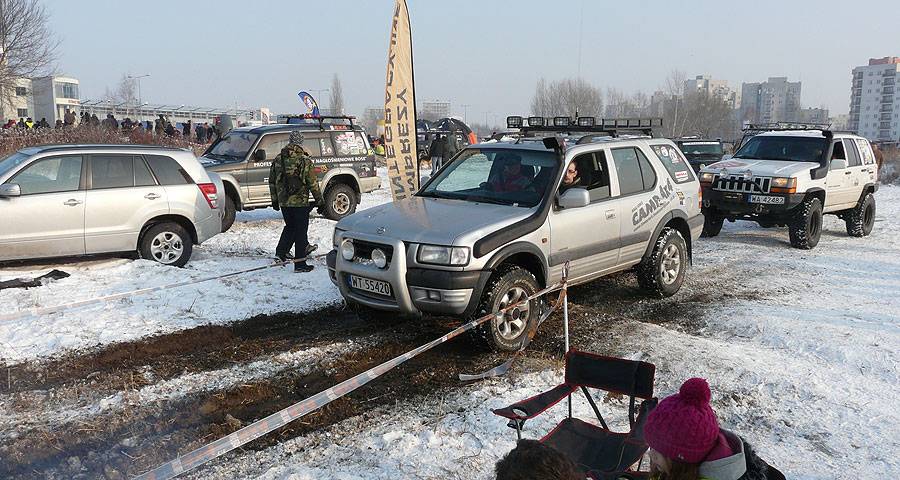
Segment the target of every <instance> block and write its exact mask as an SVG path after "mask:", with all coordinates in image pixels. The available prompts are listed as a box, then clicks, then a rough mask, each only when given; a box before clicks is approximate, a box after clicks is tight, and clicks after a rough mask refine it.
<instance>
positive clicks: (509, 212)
mask: <svg viewBox="0 0 900 480" xmlns="http://www.w3.org/2000/svg"><path fill="white" fill-rule="evenodd" d="M534 211H535V210H534V209H530V208H522V207H513V206H509V205H494V204H489V203H476V202H468V201H464V200H449V199H443V198H422V197H412V198H408V199H405V200H400V201H397V202H393V203H386V204H384V205H379V206H377V207H373V208H370V209H367V210H363V211H361V212H357V213H354V214H353V215H350V216H348V217H346V218H344V219H343V220H341V221H340V222H338V224H337V227H336V228H338V229H341V230H346V231H349V232H358V233H365V234H369V235H384V236H385V237H388V238H396V239H400V240H403V241H404V242H412V243H430V244H435V245H458V246H468V244H469V243H473V242H474V241H475V240H477V239H479V238H482V237H484V236H485V235H488V234H490V233H493V232H495V231H497V230H500V229H503V228H505V227H507V226H509V225H511V224H513V223H515V222H517V221H519V220H522V219H524V218H526V217H528V216H529V215H531V214H533V213H534Z"/></svg>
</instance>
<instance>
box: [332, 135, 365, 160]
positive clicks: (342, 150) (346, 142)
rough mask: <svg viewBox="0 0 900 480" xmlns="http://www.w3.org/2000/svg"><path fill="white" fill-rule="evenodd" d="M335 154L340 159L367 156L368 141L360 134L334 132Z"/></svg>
mask: <svg viewBox="0 0 900 480" xmlns="http://www.w3.org/2000/svg"><path fill="white" fill-rule="evenodd" d="M332 139H333V140H334V147H335V150H334V151H335V154H336V155H337V156H340V157H349V156H359V155H366V154H367V153H368V149H367V148H366V141H365V139H364V138H363V137H362V135H361V134H360V133H359V132H354V131H349V132H333V133H332Z"/></svg>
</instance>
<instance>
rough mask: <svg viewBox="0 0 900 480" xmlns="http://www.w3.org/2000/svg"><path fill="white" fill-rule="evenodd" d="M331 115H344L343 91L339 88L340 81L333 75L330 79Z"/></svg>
mask: <svg viewBox="0 0 900 480" xmlns="http://www.w3.org/2000/svg"><path fill="white" fill-rule="evenodd" d="M330 100H331V114H332V115H343V114H344V89H343V87H341V79H340V78H339V77H338V75H337V74H336V73H335V74H334V77H332V78H331V97H330Z"/></svg>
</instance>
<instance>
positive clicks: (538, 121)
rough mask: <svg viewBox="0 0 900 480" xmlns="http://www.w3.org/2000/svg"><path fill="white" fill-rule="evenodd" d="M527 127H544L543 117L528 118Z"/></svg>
mask: <svg viewBox="0 0 900 480" xmlns="http://www.w3.org/2000/svg"><path fill="white" fill-rule="evenodd" d="M528 126H529V127H543V126H546V123H545V121H544V117H528Z"/></svg>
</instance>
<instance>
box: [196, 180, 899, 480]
mask: <svg viewBox="0 0 900 480" xmlns="http://www.w3.org/2000/svg"><path fill="white" fill-rule="evenodd" d="M877 201H878V208H879V211H878V216H877V220H876V221H877V223H876V227H875V231H874V232H873V234H872V235H871V236H870V237H867V238H864V239H856V238H850V237H848V236H847V235H846V233H845V231H844V225H843V222H841V221H839V220H837V219H836V218H835V217H827V219H826V229H827V230H826V232H825V233H824V234H823V237H822V240H821V242H820V243H819V246H818V247H816V249H815V250H812V251H800V250H795V249H792V248H790V245H789V243H788V238H787V231H786V230H783V229H782V230H778V229H776V230H765V229H761V228H758V227H757V226H756V225H755V224H750V223H745V222H739V223H736V224H726V227H725V229H724V230H723V233H722V235H721V236H719V237H717V238H715V239H709V240H707V239H704V240H703V241H701V242H699V243H698V245H697V249H696V253H695V264H694V268H693V270H692V271H691V277H690V278H691V280H690V281H689V282H690V284H689V285H687V287H686V288H685V291H684V292H683V293H681V294H679V295H682V296H683V295H687V294H692V293H694V294H695V293H699V292H702V290H703V289H704V288H712V287H713V285H710V284H708V283H705V282H704V281H703V279H704V278H716V277H717V276H718V275H719V274H720V273H721V272H722V271H723V270H728V271H731V272H735V273H736V274H737V276H738V278H740V279H743V281H744V283H745V285H744V287H743V288H742V289H741V291H742V292H745V293H746V292H754V293H755V294H754V295H741V292H735V293H736V294H735V296H734V298H735V299H734V300H732V301H730V302H729V303H728V304H722V305H713V306H712V308H710V309H708V310H707V311H708V313H706V314H704V315H703V318H700V319H698V320H699V321H700V322H699V323H700V324H701V325H702V327H700V328H685V327H684V326H683V325H679V324H678V323H646V322H642V321H626V322H621V323H617V324H615V325H614V326H613V327H612V331H610V332H604V335H603V336H602V337H603V338H602V339H601V338H598V340H597V341H596V343H595V344H593V345H580V346H579V347H581V348H584V349H587V350H592V351H595V352H600V353H613V354H617V355H620V356H624V357H628V358H635V359H642V360H645V361H649V362H653V363H655V364H656V365H657V374H656V384H657V395H658V396H660V397H663V396H666V395H669V394H672V393H674V392H676V391H677V389H678V386H679V385H680V384H681V382H682V381H684V380H686V379H687V378H690V377H692V376H701V377H705V378H707V379H708V380H709V382H710V384H711V386H712V388H713V404H714V408H715V409H716V411H717V413H718V416H719V420H720V422H721V424H722V425H723V426H725V427H727V428H729V429H732V430H735V431H737V432H739V433H740V434H741V435H743V436H744V437H745V438H746V439H747V440H748V441H749V442H751V443H752V444H753V445H755V446H756V447H757V448H758V450H759V452H760V454H761V456H763V457H764V458H765V459H767V460H768V461H770V462H771V463H772V464H773V465H776V466H777V467H779V468H780V469H781V470H782V471H783V472H784V473H785V474H786V475H787V478H792V479H810V480H812V479H830V478H843V477H845V476H852V477H854V478H895V477H896V476H898V475H900V458H898V456H897V452H898V451H900V413H898V411H897V409H896V406H895V399H894V398H893V395H892V392H896V390H897V388H898V385H900V255H898V253H900V219H898V218H900V188H897V187H884V188H883V189H882V190H881V191H880V192H879V193H878V195H877ZM741 298H748V299H744V300H742V299H741ZM677 299H678V297H677V296H676V301H677ZM540 334H541V335H554V334H555V335H559V334H560V332H548V331H542V332H541V333H540ZM515 370H516V372H513V373H511V374H510V375H508V376H507V377H505V378H499V379H492V380H489V381H484V382H481V383H476V384H474V385H471V386H467V387H465V388H463V389H461V390H460V391H459V392H458V393H456V394H453V395H451V396H448V397H439V398H434V397H427V398H417V399H413V400H409V401H405V402H400V403H399V404H397V405H396V406H395V407H394V408H392V409H390V410H381V411H379V412H376V414H375V415H373V416H367V417H366V418H359V417H357V418H353V419H350V420H347V421H344V422H342V423H340V424H336V425H334V426H332V427H330V428H328V429H326V430H325V431H322V432H318V433H316V434H313V435H308V436H305V437H300V438H296V439H293V440H290V441H287V442H285V443H282V444H279V445H277V446H275V447H272V448H269V449H266V450H263V451H259V452H248V453H243V454H241V455H238V456H236V457H235V458H229V459H228V460H227V461H225V462H222V461H220V462H217V463H216V464H215V465H213V466H210V467H207V468H205V469H202V470H200V471H199V472H197V473H195V474H194V475H193V476H192V478H219V479H226V478H234V477H241V478H244V477H248V478H261V479H270V480H275V479H292V480H312V479H324V478H334V479H342V480H356V479H372V478H378V479H394V478H422V479H437V478H441V479H472V478H476V479H485V480H486V479H490V478H493V465H494V463H495V462H496V461H497V460H498V459H499V458H500V457H501V456H502V455H503V454H505V453H506V452H508V451H509V450H510V449H511V448H513V447H514V445H515V433H514V431H513V430H511V429H509V428H507V427H506V425H505V423H506V422H505V421H503V419H501V418H499V417H496V416H494V415H493V414H491V409H494V408H498V407H501V406H505V405H508V404H509V403H512V402H514V401H517V400H521V399H524V398H527V397H529V396H531V395H534V394H536V393H538V392H540V391H544V390H547V389H549V388H550V387H552V386H554V385H556V384H558V383H561V381H562V370H561V368H560V366H557V367H555V368H546V364H541V363H537V364H531V365H529V364H528V363H527V362H526V364H524V365H519V366H517V367H516V368H515ZM600 405H601V409H602V410H603V413H604V416H605V417H607V418H610V416H612V418H617V419H619V426H620V427H621V426H623V425H624V416H623V413H624V412H627V404H626V403H624V402H623V401H622V400H621V399H609V398H607V399H605V400H604V401H603V402H602V403H601V404H600ZM564 411H565V407H564V406H562V404H560V405H558V406H556V407H554V409H552V410H551V411H550V412H552V413H551V414H550V415H546V414H545V415H544V416H541V417H538V418H537V419H535V420H531V421H529V423H528V424H527V425H526V434H525V436H526V437H528V438H539V437H540V436H542V435H543V434H544V433H546V432H548V431H549V429H551V428H552V427H553V426H554V425H555V421H558V420H559V419H560V418H561V417H562V416H563V415H564ZM575 412H576V415H579V416H581V417H582V418H585V419H589V418H593V415H592V412H591V410H590V407H589V406H588V405H587V403H586V402H584V401H583V400H581V399H579V400H578V401H576V403H575Z"/></svg>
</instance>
